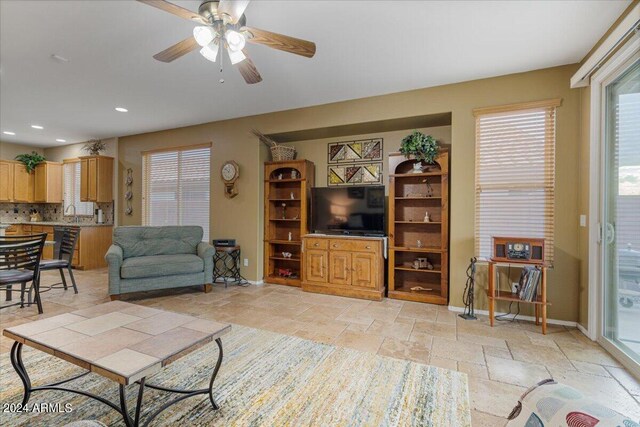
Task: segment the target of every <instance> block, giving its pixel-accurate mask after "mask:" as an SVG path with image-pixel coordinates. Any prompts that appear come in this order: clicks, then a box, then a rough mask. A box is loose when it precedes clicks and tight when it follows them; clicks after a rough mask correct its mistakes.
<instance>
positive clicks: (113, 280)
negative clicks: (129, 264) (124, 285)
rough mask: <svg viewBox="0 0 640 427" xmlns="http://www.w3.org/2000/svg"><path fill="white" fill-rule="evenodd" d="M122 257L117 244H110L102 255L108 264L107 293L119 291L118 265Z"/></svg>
mask: <svg viewBox="0 0 640 427" xmlns="http://www.w3.org/2000/svg"><path fill="white" fill-rule="evenodd" d="M123 258H124V255H123V253H122V248H121V247H120V246H118V245H111V246H110V247H109V250H108V251H107V253H106V255H105V256H104V259H105V260H106V261H107V264H108V265H109V295H117V294H119V293H120V267H122V261H123Z"/></svg>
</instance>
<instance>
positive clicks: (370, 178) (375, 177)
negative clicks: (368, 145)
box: [327, 162, 382, 187]
mask: <svg viewBox="0 0 640 427" xmlns="http://www.w3.org/2000/svg"><path fill="white" fill-rule="evenodd" d="M327 174H328V176H327V185H328V186H330V187H331V186H337V185H367V184H370V185H374V184H382V162H376V163H366V164H351V165H329V166H327Z"/></svg>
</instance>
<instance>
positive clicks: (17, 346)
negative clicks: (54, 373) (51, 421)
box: [2, 301, 231, 427]
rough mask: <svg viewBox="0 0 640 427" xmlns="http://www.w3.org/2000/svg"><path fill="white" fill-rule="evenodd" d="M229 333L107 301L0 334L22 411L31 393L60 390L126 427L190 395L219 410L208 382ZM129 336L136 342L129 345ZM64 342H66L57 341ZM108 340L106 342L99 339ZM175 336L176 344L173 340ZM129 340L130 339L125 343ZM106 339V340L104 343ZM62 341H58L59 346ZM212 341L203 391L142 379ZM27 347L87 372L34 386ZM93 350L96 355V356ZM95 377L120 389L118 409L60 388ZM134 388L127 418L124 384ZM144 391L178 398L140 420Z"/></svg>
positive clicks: (168, 314)
mask: <svg viewBox="0 0 640 427" xmlns="http://www.w3.org/2000/svg"><path fill="white" fill-rule="evenodd" d="M230 330H231V325H229V324H224V323H218V322H214V321H210V320H205V319H199V318H197V317H192V316H187V315H184V314H179V313H172V312H169V311H164V310H158V309H155V308H151V307H144V306H139V305H135V304H130V303H126V302H123V301H112V302H108V303H105V304H99V305H96V306H93V307H90V308H85V309H81V310H77V311H74V312H72V313H65V314H61V315H58V316H54V317H50V318H47V319H42V320H37V321H35V322H30V323H25V324H22V325H18V326H13V327H10V328H6V329H5V330H4V331H3V333H2V334H3V335H4V336H6V337H8V338H11V339H13V340H14V341H15V343H14V344H13V347H11V364H12V365H13V368H14V369H15V370H16V373H17V374H18V376H19V377H20V379H21V380H22V384H23V387H24V395H23V399H22V406H23V407H24V406H25V405H26V404H27V403H28V402H29V398H30V397H31V393H34V392H36V391H42V390H59V391H67V392H70V393H75V394H80V395H82V396H86V397H89V398H91V399H95V400H97V401H98V402H101V403H103V404H105V405H107V406H109V407H110V408H112V409H113V410H115V411H117V412H118V413H119V414H120V415H122V418H123V420H124V423H125V425H126V426H127V427H138V426H148V425H149V424H150V423H151V421H152V420H153V419H154V418H156V417H157V416H158V415H160V414H161V413H162V412H163V411H164V410H165V409H167V408H169V407H170V406H171V405H174V404H176V403H178V402H181V401H183V400H184V399H187V398H189V397H192V396H197V395H200V394H206V395H208V397H209V401H210V402H211V406H212V407H213V409H214V410H217V409H219V406H218V404H217V403H216V401H215V400H214V398H213V382H214V381H215V379H216V376H217V375H218V371H219V370H220V365H221V364H222V341H221V337H222V335H224V334H226V333H228V332H229V331H230ZM132 333H134V334H136V335H137V336H138V339H137V340H135V341H134V342H132V341H131V339H130V337H131V334H132ZM62 336H67V337H69V340H68V342H67V341H64V340H60V337H62ZM102 336H105V337H106V336H108V337H109V339H108V342H107V343H105V342H103V340H102V339H101V337H102ZM177 336H179V337H180V339H177V338H176V337H177ZM127 337H129V338H127ZM105 339H106V338H105ZM61 341H63V342H62V343H61ZM212 341H215V342H216V344H217V346H218V360H217V362H216V364H215V367H213V372H212V374H211V380H210V382H209V386H208V387H207V388H203V389H199V390H178V389H172V388H166V387H161V386H159V385H151V384H146V378H147V377H150V376H152V375H153V374H155V373H157V372H159V371H161V370H162V369H163V368H164V367H165V366H167V365H168V364H170V363H172V362H175V361H176V360H178V359H180V358H182V357H184V356H185V355H187V354H189V353H190V352H192V351H194V350H197V349H199V348H201V347H202V346H204V345H206V344H208V343H211V342H212ZM25 345H27V346H30V347H33V348H35V349H37V350H40V351H44V352H46V353H48V354H51V355H53V356H55V357H58V358H60V359H63V360H65V361H67V362H69V363H72V364H74V365H76V366H79V367H81V368H84V369H86V370H87V372H84V373H82V374H80V375H77V376H74V377H71V378H67V379H66V380H62V381H58V382H55V383H52V384H46V385H39V386H34V385H32V384H31V379H30V378H29V375H28V373H27V370H26V368H25V365H24V363H23V362H22V347H23V346H25ZM96 345H100V351H98V352H96V351H95V347H96ZM90 372H94V373H96V374H98V375H101V376H103V377H105V378H107V379H110V380H112V381H114V382H116V383H117V384H118V386H119V389H120V404H119V405H118V404H117V403H115V402H112V401H110V400H108V399H105V398H104V397H102V396H98V395H95V394H92V393H89V392H86V391H83V390H78V389H72V388H65V387H62V385H63V384H66V383H68V382H71V381H73V380H75V379H77V378H80V377H82V376H84V375H87V374H88V373H90ZM133 383H137V384H139V388H138V398H137V400H136V405H135V407H134V408H133V409H134V414H135V415H134V416H131V414H130V413H129V411H128V409H127V403H126V402H127V399H126V395H125V385H128V384H133ZM145 388H153V389H155V390H160V391H163V392H168V393H178V394H180V396H179V397H176V398H175V399H173V400H170V401H168V402H167V403H165V404H163V405H162V406H160V407H159V408H154V409H155V410H154V411H152V412H151V413H150V414H149V415H148V416H147V417H146V419H145V420H144V422H143V421H142V420H141V416H140V414H141V413H142V411H141V409H142V404H143V402H142V400H143V394H144V389H145Z"/></svg>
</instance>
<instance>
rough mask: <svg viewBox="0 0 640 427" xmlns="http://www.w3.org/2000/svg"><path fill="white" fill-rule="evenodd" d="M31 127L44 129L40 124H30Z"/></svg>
mask: <svg viewBox="0 0 640 427" xmlns="http://www.w3.org/2000/svg"><path fill="white" fill-rule="evenodd" d="M31 127H32V128H34V129H40V130H42V129H44V128H43V127H42V126H40V125H31Z"/></svg>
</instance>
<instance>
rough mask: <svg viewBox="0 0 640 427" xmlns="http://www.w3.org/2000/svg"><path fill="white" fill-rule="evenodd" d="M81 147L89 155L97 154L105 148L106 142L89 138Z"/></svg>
mask: <svg viewBox="0 0 640 427" xmlns="http://www.w3.org/2000/svg"><path fill="white" fill-rule="evenodd" d="M82 149H83V150H84V151H86V152H87V153H89V155H91V156H99V155H100V153H101V152H103V151H104V150H106V149H107V144H105V143H104V141H102V140H101V139H91V140H89V141H87V142H86V144H84V146H83V147H82Z"/></svg>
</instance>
